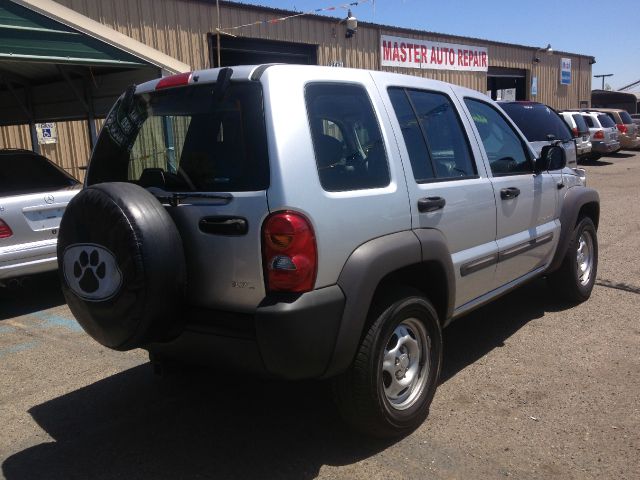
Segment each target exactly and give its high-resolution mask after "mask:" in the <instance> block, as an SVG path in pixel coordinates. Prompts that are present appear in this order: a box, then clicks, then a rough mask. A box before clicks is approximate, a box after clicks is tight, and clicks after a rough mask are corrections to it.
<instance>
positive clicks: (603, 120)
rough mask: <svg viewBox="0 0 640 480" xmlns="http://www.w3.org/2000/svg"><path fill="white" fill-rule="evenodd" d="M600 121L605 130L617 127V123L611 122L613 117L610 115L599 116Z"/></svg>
mask: <svg viewBox="0 0 640 480" xmlns="http://www.w3.org/2000/svg"><path fill="white" fill-rule="evenodd" d="M598 121H599V122H600V125H602V126H603V127H604V128H607V127H615V126H616V124H615V122H614V121H613V120H611V117H609V116H608V115H598Z"/></svg>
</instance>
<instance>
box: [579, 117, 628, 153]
mask: <svg viewBox="0 0 640 480" xmlns="http://www.w3.org/2000/svg"><path fill="white" fill-rule="evenodd" d="M582 118H584V121H585V122H586V124H587V126H588V127H589V133H590V135H591V151H592V154H591V158H593V159H597V158H600V156H601V155H605V154H607V153H613V152H617V151H618V150H620V141H619V140H618V129H617V128H616V124H615V123H613V120H611V118H609V117H608V116H607V115H605V114H604V113H602V112H595V111H584V112H582Z"/></svg>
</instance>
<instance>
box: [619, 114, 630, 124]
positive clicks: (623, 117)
mask: <svg viewBox="0 0 640 480" xmlns="http://www.w3.org/2000/svg"><path fill="white" fill-rule="evenodd" d="M618 115H620V119H621V120H622V123H626V124H629V123H633V119H632V118H631V115H629V114H628V113H627V112H618Z"/></svg>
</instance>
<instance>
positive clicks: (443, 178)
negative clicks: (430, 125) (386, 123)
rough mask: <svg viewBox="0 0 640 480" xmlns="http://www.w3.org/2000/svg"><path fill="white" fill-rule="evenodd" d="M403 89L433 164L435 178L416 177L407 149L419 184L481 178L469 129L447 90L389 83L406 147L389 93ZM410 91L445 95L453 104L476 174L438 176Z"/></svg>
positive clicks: (430, 161) (388, 87)
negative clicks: (422, 178) (419, 178)
mask: <svg viewBox="0 0 640 480" xmlns="http://www.w3.org/2000/svg"><path fill="white" fill-rule="evenodd" d="M392 89H393V90H401V91H402V92H403V93H404V94H405V96H406V98H407V101H408V102H409V106H410V107H411V111H412V112H413V115H414V116H415V118H416V120H417V122H418V126H419V127H420V133H421V134H422V141H423V142H424V144H425V145H426V147H427V151H428V153H429V163H430V164H431V169H432V170H433V175H434V177H433V178H428V179H425V180H418V179H416V177H415V174H414V172H413V164H412V163H411V156H410V155H409V151H408V150H407V156H408V158H409V164H410V165H411V173H412V174H413V180H414V181H415V182H416V183H417V184H419V185H424V184H428V183H442V182H455V181H459V180H476V179H478V178H480V174H479V172H478V163H477V160H476V157H475V155H474V154H473V148H471V142H470V141H469V135H468V134H467V130H466V128H465V126H464V124H463V122H462V118H461V117H460V112H459V111H458V108H457V106H456V104H455V102H454V101H453V99H452V98H451V96H450V95H448V94H447V93H445V92H442V91H439V90H429V89H426V88H416V87H407V86H400V85H389V86H387V96H388V97H389V103H391V107H392V111H393V116H394V118H395V119H396V120H397V121H398V125H399V126H400V135H402V141H403V143H404V144H405V148H406V142H405V140H404V134H403V133H402V125H400V121H399V119H398V115H397V114H396V112H395V108H394V106H393V102H392V101H391V96H390V95H389V90H392ZM409 91H412V92H418V93H431V94H435V95H440V96H442V97H445V98H446V99H447V100H448V101H449V103H450V104H451V106H452V107H453V110H454V112H455V118H456V120H457V122H458V126H459V127H460V131H461V132H462V134H463V136H464V139H465V144H466V146H467V152H468V153H469V160H470V161H471V166H472V167H473V169H474V170H475V174H474V175H466V176H464V177H438V171H437V170H436V166H435V163H434V160H433V154H432V153H431V145H430V144H429V142H428V141H427V134H426V133H425V131H424V127H423V126H422V122H421V121H420V116H419V115H418V112H417V110H416V107H415V105H414V103H413V100H412V99H411V97H410V96H409V93H408V92H409Z"/></svg>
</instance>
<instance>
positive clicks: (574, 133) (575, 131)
mask: <svg viewBox="0 0 640 480" xmlns="http://www.w3.org/2000/svg"><path fill="white" fill-rule="evenodd" d="M571 132H572V133H573V138H578V137H579V136H580V133H579V132H578V129H577V128H572V129H571Z"/></svg>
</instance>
